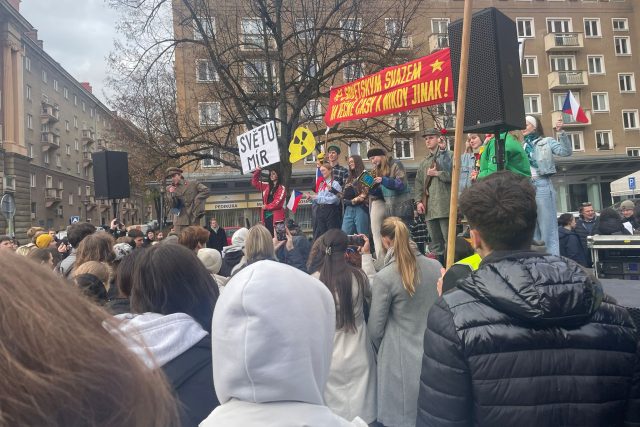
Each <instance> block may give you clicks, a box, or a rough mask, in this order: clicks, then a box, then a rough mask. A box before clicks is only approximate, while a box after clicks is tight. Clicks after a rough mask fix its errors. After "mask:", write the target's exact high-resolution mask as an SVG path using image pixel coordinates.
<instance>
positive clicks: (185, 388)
mask: <svg viewBox="0 0 640 427" xmlns="http://www.w3.org/2000/svg"><path fill="white" fill-rule="evenodd" d="M132 283H133V286H132V289H131V309H132V312H133V313H138V314H120V315H118V316H116V319H119V320H121V321H122V323H121V324H120V330H121V331H123V332H124V335H125V336H126V337H128V339H125V343H126V344H127V346H128V347H129V349H130V350H131V351H133V352H134V353H135V354H137V355H138V356H139V357H140V359H142V360H143V361H144V363H145V364H146V365H147V366H148V367H149V368H151V369H158V368H160V369H162V370H163V372H164V373H165V375H166V376H167V379H168V380H169V383H170V384H171V385H172V387H173V391H174V393H175V395H176V397H177V398H178V399H179V401H180V403H181V408H180V409H181V414H180V415H181V417H180V419H181V424H182V427H188V426H197V425H198V423H199V422H200V421H202V420H203V419H204V418H205V417H206V416H207V415H208V414H209V413H210V412H211V410H212V409H213V408H215V407H216V406H218V404H219V402H218V399H217V397H216V393H215V388H214V386H213V371H212V366H211V336H210V332H211V316H212V315H213V308H214V306H215V305H216V301H217V299H218V295H219V291H218V286H217V285H216V283H215V280H214V279H213V277H211V275H210V274H209V272H208V271H207V270H206V268H205V267H204V265H203V264H202V262H200V260H199V259H198V258H197V257H196V255H195V253H194V252H193V251H190V250H189V249H187V248H185V247H183V246H181V245H156V246H152V247H151V248H149V249H146V250H145V251H144V253H142V254H141V255H140V257H139V258H137V259H136V265H135V266H134V271H133V277H132ZM120 336H122V335H120Z"/></svg>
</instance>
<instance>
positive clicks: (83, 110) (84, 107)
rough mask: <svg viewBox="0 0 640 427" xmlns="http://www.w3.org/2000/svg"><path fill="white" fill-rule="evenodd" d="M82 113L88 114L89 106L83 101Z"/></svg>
mask: <svg viewBox="0 0 640 427" xmlns="http://www.w3.org/2000/svg"><path fill="white" fill-rule="evenodd" d="M82 112H83V113H86V112H87V104H86V103H85V102H84V101H82Z"/></svg>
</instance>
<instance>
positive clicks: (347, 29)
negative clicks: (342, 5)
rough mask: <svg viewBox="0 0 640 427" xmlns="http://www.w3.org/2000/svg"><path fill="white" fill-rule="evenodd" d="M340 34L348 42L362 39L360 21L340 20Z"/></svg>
mask: <svg viewBox="0 0 640 427" xmlns="http://www.w3.org/2000/svg"><path fill="white" fill-rule="evenodd" d="M340 29H341V31H340V33H341V35H342V38H343V39H344V40H346V41H348V42H356V41H358V40H360V37H362V34H361V32H362V19H360V18H349V19H342V20H340Z"/></svg>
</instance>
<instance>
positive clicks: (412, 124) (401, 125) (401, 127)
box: [390, 112, 418, 132]
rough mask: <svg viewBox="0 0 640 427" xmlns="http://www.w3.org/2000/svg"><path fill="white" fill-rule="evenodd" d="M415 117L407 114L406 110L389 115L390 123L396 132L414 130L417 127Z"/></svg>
mask: <svg viewBox="0 0 640 427" xmlns="http://www.w3.org/2000/svg"><path fill="white" fill-rule="evenodd" d="M416 119H417V117H415V116H411V115H409V113H408V112H402V113H398V114H394V115H393V116H391V120H392V121H391V122H390V123H391V125H392V126H393V127H394V128H395V130H396V131H397V132H415V131H417V130H418V129H417V128H418V126H417V125H418V121H417V120H416Z"/></svg>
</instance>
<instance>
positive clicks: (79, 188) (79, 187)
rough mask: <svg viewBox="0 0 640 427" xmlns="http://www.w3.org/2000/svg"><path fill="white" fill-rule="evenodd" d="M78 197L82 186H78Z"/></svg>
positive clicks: (80, 194)
mask: <svg viewBox="0 0 640 427" xmlns="http://www.w3.org/2000/svg"><path fill="white" fill-rule="evenodd" d="M78 173H79V172H78ZM78 196H82V186H80V185H78Z"/></svg>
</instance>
